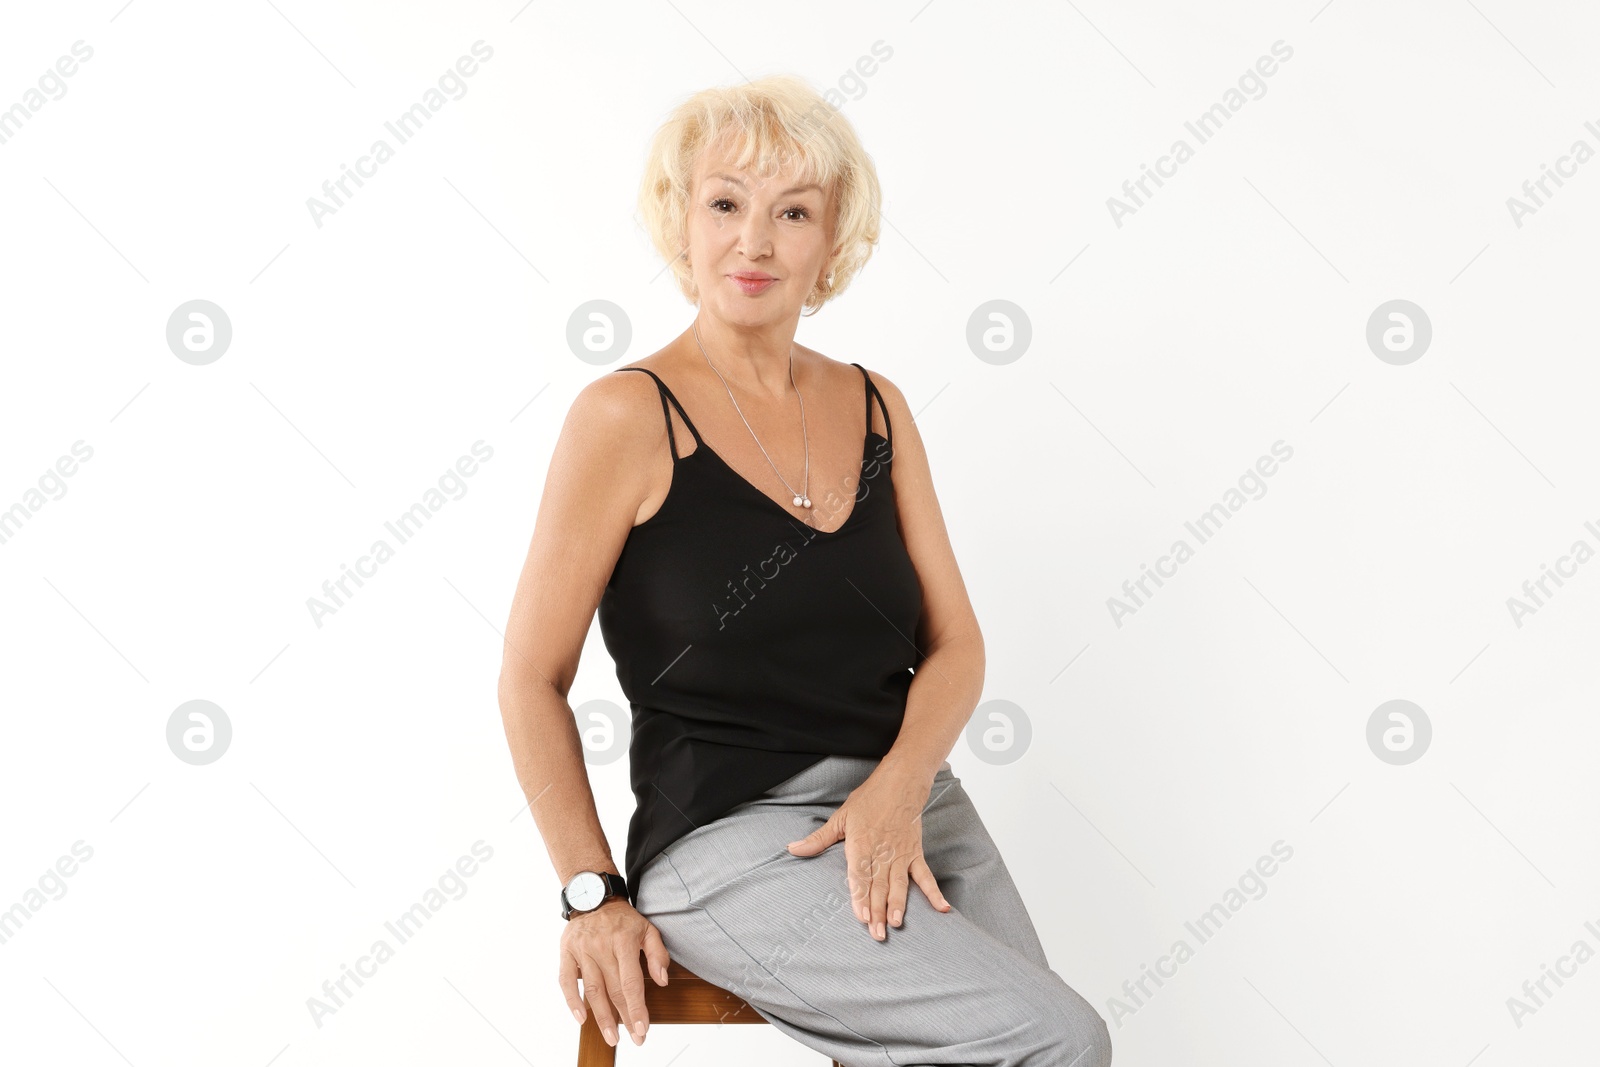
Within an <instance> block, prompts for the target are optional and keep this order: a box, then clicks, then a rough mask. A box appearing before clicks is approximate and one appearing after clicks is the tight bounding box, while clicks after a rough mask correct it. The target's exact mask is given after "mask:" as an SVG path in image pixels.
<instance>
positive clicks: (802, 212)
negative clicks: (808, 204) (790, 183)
mask: <svg viewBox="0 0 1600 1067" xmlns="http://www.w3.org/2000/svg"><path fill="white" fill-rule="evenodd" d="M796 211H798V212H799V213H800V218H802V219H809V218H810V217H811V212H809V211H807V210H806V209H805V208H803V207H792V208H789V209H788V210H787V211H785V212H784V214H785V215H788V214H790V213H791V212H796ZM796 221H799V220H796Z"/></svg>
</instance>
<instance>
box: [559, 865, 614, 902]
mask: <svg viewBox="0 0 1600 1067" xmlns="http://www.w3.org/2000/svg"><path fill="white" fill-rule="evenodd" d="M605 896H606V883H605V880H604V879H602V878H601V877H600V876H599V875H598V874H595V873H594V872H593V871H579V872H578V873H577V874H575V875H573V876H572V881H570V882H568V883H567V903H568V904H570V905H572V908H573V910H574V911H591V910H593V909H595V908H598V907H599V906H600V902H601V901H602V900H604V899H605Z"/></svg>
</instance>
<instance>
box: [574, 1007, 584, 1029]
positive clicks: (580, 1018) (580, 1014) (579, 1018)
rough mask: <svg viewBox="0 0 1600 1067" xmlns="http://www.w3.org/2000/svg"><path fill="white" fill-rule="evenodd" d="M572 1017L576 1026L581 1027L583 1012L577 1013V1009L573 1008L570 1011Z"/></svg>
mask: <svg viewBox="0 0 1600 1067" xmlns="http://www.w3.org/2000/svg"><path fill="white" fill-rule="evenodd" d="M572 1017H573V1018H574V1019H576V1020H578V1025H579V1026H582V1025H583V1012H581V1011H579V1010H578V1009H577V1008H573V1009H572Z"/></svg>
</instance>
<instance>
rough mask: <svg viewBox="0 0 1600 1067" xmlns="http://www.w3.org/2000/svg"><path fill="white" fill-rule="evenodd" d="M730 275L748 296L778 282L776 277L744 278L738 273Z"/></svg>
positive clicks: (734, 282) (763, 290)
mask: <svg viewBox="0 0 1600 1067" xmlns="http://www.w3.org/2000/svg"><path fill="white" fill-rule="evenodd" d="M728 277H730V278H732V279H733V284H735V285H737V286H738V287H739V289H740V290H741V291H742V292H743V293H744V294H745V295H746V296H755V295H756V294H757V293H760V292H765V291H766V290H767V289H769V288H770V287H772V286H774V285H776V284H778V279H776V278H742V277H740V276H739V275H737V274H730V275H728Z"/></svg>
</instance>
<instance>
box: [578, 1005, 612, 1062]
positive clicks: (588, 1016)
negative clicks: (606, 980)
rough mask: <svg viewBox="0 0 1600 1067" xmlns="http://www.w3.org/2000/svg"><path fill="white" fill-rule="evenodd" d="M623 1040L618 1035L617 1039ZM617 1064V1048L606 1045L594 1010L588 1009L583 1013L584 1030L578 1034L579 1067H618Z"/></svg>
mask: <svg viewBox="0 0 1600 1067" xmlns="http://www.w3.org/2000/svg"><path fill="white" fill-rule="evenodd" d="M585 1007H586V1008H587V1005H585ZM621 1038H622V1035H621V1034H618V1035H617V1039H618V1040H621ZM616 1064H617V1049H616V1046H614V1045H608V1044H606V1038H605V1035H604V1034H602V1033H601V1032H600V1025H599V1024H598V1023H596V1022H595V1021H594V1009H593V1008H588V1010H586V1011H585V1012H584V1013H583V1029H582V1030H580V1031H579V1032H578V1067H616Z"/></svg>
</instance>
